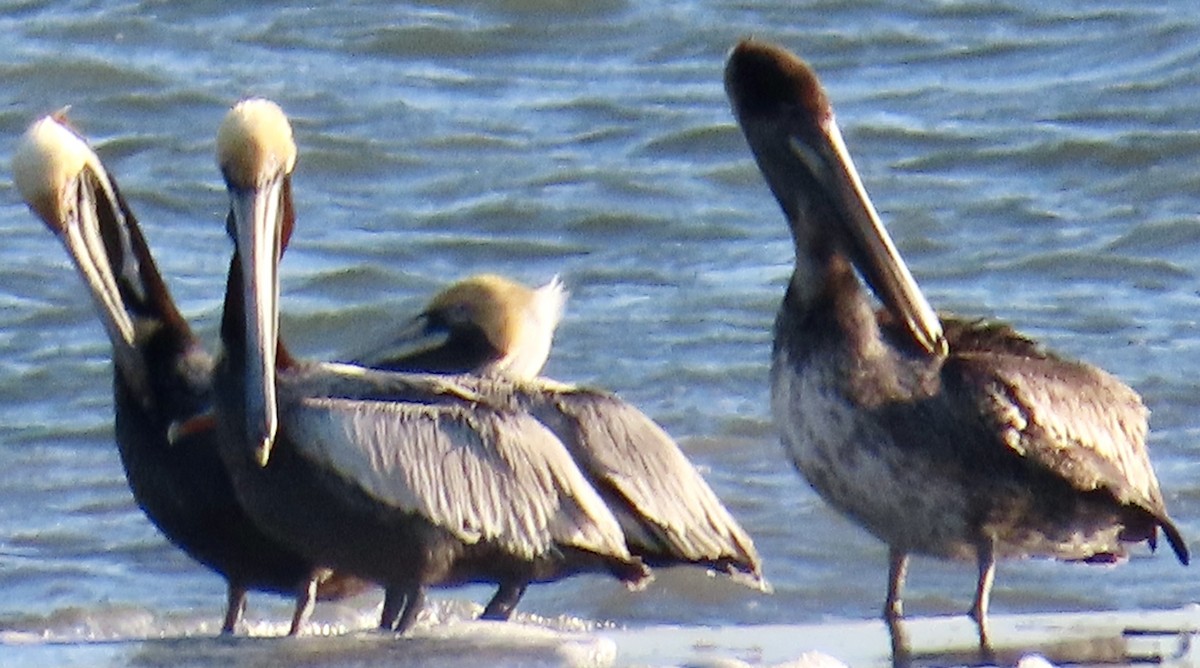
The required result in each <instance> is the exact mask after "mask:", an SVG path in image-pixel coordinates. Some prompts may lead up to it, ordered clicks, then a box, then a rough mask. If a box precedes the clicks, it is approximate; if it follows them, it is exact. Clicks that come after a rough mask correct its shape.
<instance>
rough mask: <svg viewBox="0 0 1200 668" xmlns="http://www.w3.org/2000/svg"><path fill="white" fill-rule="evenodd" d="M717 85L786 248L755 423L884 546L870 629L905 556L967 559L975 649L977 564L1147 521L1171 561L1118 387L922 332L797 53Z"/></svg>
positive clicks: (1139, 537)
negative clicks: (774, 430) (973, 568)
mask: <svg viewBox="0 0 1200 668" xmlns="http://www.w3.org/2000/svg"><path fill="white" fill-rule="evenodd" d="M725 85H726V90H727V92H728V94H729V98H730V100H731V101H732V104H733V110H734V114H735V116H736V117H737V119H738V122H739V123H740V125H741V127H742V130H743V132H744V134H745V136H746V139H747V141H748V142H749V144H750V148H751V149H752V151H753V153H754V156H755V158H756V160H757V162H758V166H759V168H760V170H761V171H762V173H763V175H764V177H765V179H766V181H767V184H768V185H769V186H770V188H771V191H772V193H774V195H775V197H776V199H777V200H778V201H779V204H780V206H781V207H782V209H783V211H784V214H785V216H786V218H787V220H788V223H789V225H790V227H791V231H792V237H793V241H794V243H795V252H796V265H795V271H794V273H793V275H792V277H791V280H790V282H789V284H788V288H787V293H786V295H785V297H784V301H783V304H782V306H781V307H780V310H779V314H778V317H777V319H776V323H775V345H774V353H773V360H772V370H771V385H772V402H773V412H774V416H775V421H776V423H777V425H778V427H779V429H780V430H781V432H782V436H783V442H784V445H785V447H786V448H787V450H788V453H789V454H790V455H791V457H792V460H793V461H794V462H795V464H796V466H797V468H798V469H799V470H800V472H801V473H802V474H803V475H804V476H805V478H807V480H808V481H809V483H810V484H811V485H812V486H813V488H814V489H816V491H817V492H818V493H819V494H820V495H821V496H822V498H824V499H825V500H826V501H827V502H829V503H830V504H831V505H833V506H834V507H835V508H837V509H838V510H839V511H841V512H842V513H844V514H846V515H847V516H849V517H850V518H851V519H853V520H854V521H856V522H857V523H859V524H860V525H862V526H863V527H865V528H866V529H867V530H868V531H870V532H871V533H872V534H874V535H875V536H877V537H878V538H880V539H881V540H883V541H884V542H885V543H887V544H888V546H889V548H890V551H891V568H890V574H889V587H888V598H887V603H886V605H885V609H884V613H885V616H886V617H888V618H889V619H891V620H895V619H897V618H899V617H900V614H901V602H900V589H901V586H902V584H903V579H904V572H905V567H906V563H907V555H908V554H910V553H919V554H928V555H932V556H936V557H942V558H948V559H960V560H970V561H975V562H976V563H977V564H978V567H979V581H978V586H977V589H976V596H975V603H974V605H973V607H972V616H973V617H974V618H975V619H976V620H977V621H978V623H979V626H980V639H981V642H982V643H983V644H986V639H987V629H986V615H987V607H988V597H989V593H990V589H991V582H992V575H993V569H994V562H995V559H996V558H1005V557H1025V556H1032V555H1041V556H1050V557H1056V558H1060V559H1069V560H1093V561H1106V560H1111V559H1113V558H1117V557H1120V556H1122V555H1124V554H1125V546H1124V544H1125V543H1130V542H1140V541H1147V542H1149V543H1150V545H1151V546H1153V545H1154V544H1155V537H1156V535H1157V530H1158V528H1162V529H1163V530H1164V532H1165V533H1166V536H1167V539H1168V542H1169V543H1170V544H1171V547H1172V548H1173V549H1174V551H1175V554H1176V556H1177V557H1178V558H1179V560H1180V562H1182V563H1184V564H1186V563H1187V562H1188V550H1187V546H1186V544H1185V543H1184V541H1183V539H1182V537H1181V536H1180V535H1179V532H1178V530H1177V529H1176V527H1175V526H1174V524H1173V523H1172V522H1171V520H1170V518H1169V517H1168V515H1167V511H1166V508H1165V506H1164V503H1163V498H1162V494H1161V492H1160V491H1159V487H1158V482H1157V480H1156V478H1155V476H1154V471H1153V469H1152V467H1151V465H1150V460H1149V456H1148V453H1147V451H1146V446H1145V437H1146V431H1147V411H1146V409H1145V407H1144V406H1143V405H1142V402H1141V399H1140V398H1139V397H1138V395H1137V393H1135V392H1134V391H1133V390H1131V389H1130V388H1129V387H1127V386H1126V385H1124V384H1123V383H1121V382H1120V381H1119V380H1117V379H1116V378H1114V377H1113V376H1111V375H1109V374H1108V373H1106V372H1104V371H1102V370H1101V369H1098V368H1096V367H1094V366H1091V365H1088V364H1083V363H1080V362H1074V361H1069V360H1065V359H1063V358H1060V357H1058V356H1056V355H1054V354H1052V353H1049V352H1046V351H1044V350H1043V349H1042V348H1041V347H1040V346H1038V345H1037V344H1036V343H1035V342H1033V341H1031V340H1030V339H1028V338H1025V337H1023V336H1021V335H1019V334H1017V333H1016V332H1015V331H1013V330H1012V329H1011V328H1010V327H1008V326H1006V325H1001V324H995V323H988V322H982V321H974V322H972V321H964V320H959V319H954V318H950V317H945V318H940V319H939V318H938V316H937V315H936V314H935V313H934V312H933V310H932V309H931V308H930V306H929V304H928V303H927V302H926V301H925V298H924V296H923V295H922V294H921V292H920V289H919V288H918V287H917V285H916V282H915V281H914V280H913V279H912V276H911V275H910V274H909V272H908V269H907V268H906V267H905V266H904V263H903V261H902V260H901V258H900V256H899V254H898V253H897V252H896V250H895V248H894V246H893V245H892V243H891V240H890V239H889V238H888V236H887V232H886V231H885V230H884V228H883V226H882V224H881V223H880V221H879V218H878V216H877V214H876V213H875V210H874V207H873V206H872V205H871V203H870V199H869V198H868V197H867V194H866V191H865V189H864V188H863V187H862V184H861V182H860V181H859V179H858V176H857V174H856V172H855V170H854V166H853V163H852V161H851V160H850V156H849V154H848V152H847V151H846V149H845V146H844V144H843V142H842V139H841V135H840V132H839V131H838V129H837V124H836V122H835V120H834V114H833V110H832V108H831V107H830V106H829V102H828V99H827V97H826V95H825V93H824V92H823V91H822V89H821V86H820V83H819V82H818V80H817V78H816V75H815V74H814V73H813V72H812V70H811V69H810V68H809V67H808V66H807V65H806V64H805V63H804V62H803V61H801V60H800V59H799V58H797V57H795V56H794V55H792V54H791V53H788V52H787V51H786V50H784V49H782V48H779V47H776V46H773V45H769V44H765V43H762V42H757V41H752V40H748V41H744V42H742V43H740V44H739V45H738V46H737V47H736V48H735V49H734V50H733V53H732V54H731V55H730V57H729V62H728V65H727V68H726V78H725ZM859 275H861V276H862V278H863V280H865V282H866V283H867V285H868V286H869V288H870V289H871V291H872V292H874V293H875V295H876V296H877V297H878V298H879V300H880V301H881V302H882V303H883V309H882V310H881V311H879V312H876V311H875V309H874V306H873V305H872V303H871V300H870V297H869V293H868V292H867V291H866V290H864V289H863V286H862V284H861V283H860V281H859Z"/></svg>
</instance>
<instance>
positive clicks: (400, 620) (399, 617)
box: [379, 587, 425, 633]
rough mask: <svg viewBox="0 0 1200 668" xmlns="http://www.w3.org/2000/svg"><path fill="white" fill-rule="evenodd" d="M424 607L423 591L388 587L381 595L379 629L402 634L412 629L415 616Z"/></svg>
mask: <svg viewBox="0 0 1200 668" xmlns="http://www.w3.org/2000/svg"><path fill="white" fill-rule="evenodd" d="M424 606H425V590H424V589H422V588H421V587H413V588H411V589H401V588H398V587H388V588H387V589H385V590H384V594H383V614H382V615H380V617H379V628H380V629H382V630H384V631H394V632H396V633H404V632H405V631H407V630H408V629H410V628H412V625H413V622H415V621H417V614H418V613H420V612H421V608H422V607H424Z"/></svg>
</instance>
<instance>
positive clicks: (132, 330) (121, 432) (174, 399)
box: [13, 116, 368, 635]
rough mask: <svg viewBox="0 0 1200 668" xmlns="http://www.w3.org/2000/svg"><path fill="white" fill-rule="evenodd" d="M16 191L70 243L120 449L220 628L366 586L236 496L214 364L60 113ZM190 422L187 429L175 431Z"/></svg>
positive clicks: (28, 147)
mask: <svg viewBox="0 0 1200 668" xmlns="http://www.w3.org/2000/svg"><path fill="white" fill-rule="evenodd" d="M13 172H14V180H15V181H16V185H17V189H18V190H20V191H21V195H22V196H23V197H24V198H25V201H26V203H28V204H29V207H30V209H31V210H32V211H33V212H34V213H35V214H36V215H37V216H38V217H39V218H41V219H42V221H43V222H44V223H45V224H46V226H47V227H48V228H49V229H50V231H51V232H53V233H54V235H55V236H56V237H58V239H59V240H60V241H61V242H62V243H63V245H64V247H65V248H66V250H67V253H68V254H69V255H70V256H71V260H72V261H73V262H74V263H75V266H76V268H77V269H78V270H79V275H80V277H81V278H82V279H83V281H84V283H85V284H86V285H87V286H88V288H89V290H90V294H91V297H92V301H93V302H94V303H95V305H96V313H97V315H98V316H99V317H100V320H101V322H102V323H103V324H104V330H105V332H107V333H108V336H109V340H110V341H111V342H112V348H113V353H112V355H113V376H114V377H113V403H114V406H115V412H116V440H117V450H118V452H119V453H120V456H121V464H122V465H123V467H124V469H125V477H126V479H127V480H128V481H129V488H130V490H131V491H132V493H133V498H134V500H135V501H136V502H137V504H138V506H140V507H141V508H142V510H143V511H144V512H145V513H146V516H147V517H149V518H150V521H151V522H153V523H154V525H155V526H156V527H158V529H159V530H160V531H162V532H163V535H165V536H166V537H167V539H168V540H169V541H171V543H173V544H174V545H176V546H177V547H179V548H180V549H182V550H183V551H184V552H186V553H187V554H188V555H189V556H191V557H192V558H193V559H195V560H197V561H199V562H200V563H202V564H204V565H205V566H207V567H208V568H211V569H212V570H214V571H216V572H217V573H219V574H221V575H222V576H223V577H224V578H225V580H226V581H227V583H228V605H227V607H226V612H225V619H224V622H223V624H222V627H221V630H222V632H224V633H232V632H233V631H234V630H235V629H236V627H237V625H238V624H239V622H240V621H241V619H242V614H243V611H244V610H245V606H246V592H247V590H256V591H267V592H272V593H277V594H284V595H289V596H295V597H296V608H295V612H294V614H293V615H292V624H291V629H290V631H289V634H290V635H294V634H296V633H298V632H299V630H300V628H301V626H303V624H304V622H305V620H306V619H307V617H308V615H309V613H310V612H311V610H312V604H313V601H314V600H316V599H322V600H324V599H332V598H340V597H342V596H348V595H353V594H355V593H357V592H359V591H362V590H364V589H366V587H367V586H368V583H366V582H363V581H361V580H358V579H355V578H350V577H346V576H342V575H335V574H333V573H331V572H330V571H328V570H327V569H318V568H314V567H313V565H312V563H311V562H309V561H307V560H306V559H304V558H302V557H301V556H300V555H299V554H298V553H296V552H294V551H292V550H289V549H287V548H285V547H284V546H283V545H282V544H280V543H279V542H277V541H275V540H272V539H271V538H269V537H267V536H266V535H265V534H263V533H262V532H261V531H259V530H258V528H257V527H256V526H255V525H254V524H253V523H251V521H250V519H249V518H248V517H247V516H246V514H245V513H244V512H242V509H241V507H240V506H239V505H238V504H237V501H236V500H235V499H234V497H233V487H232V484H231V483H230V480H229V475H228V473H226V471H225V467H224V466H223V465H222V464H221V461H220V459H219V458H218V456H217V442H216V438H217V436H216V429H215V425H214V424H213V423H212V422H211V420H205V419H204V417H203V416H205V415H206V414H207V412H208V411H209V410H210V407H211V401H212V386H211V380H212V379H211V374H212V358H210V357H209V356H208V354H207V353H206V352H205V350H204V347H203V344H202V343H201V342H200V340H199V339H198V338H197V337H196V336H195V335H194V334H193V333H192V330H191V328H190V327H189V326H188V324H187V321H185V320H184V318H183V316H182V315H181V314H180V313H179V310H178V309H177V308H176V307H175V302H174V301H173V300H172V299H171V294H170V292H169V291H168V290H167V286H166V284H165V283H164V282H163V279H162V277H161V276H160V275H159V273H158V268H157V267H156V266H155V264H154V258H153V257H152V256H151V254H150V249H149V247H148V246H147V244H146V241H145V239H144V238H143V236H142V232H141V229H140V228H139V226H138V223H137V220H136V219H135V218H134V216H133V212H132V211H131V210H130V209H129V207H128V205H127V204H126V203H125V200H124V198H122V197H121V193H120V190H119V189H118V188H117V184H116V181H115V180H114V179H113V178H112V176H111V175H110V174H108V172H107V171H106V170H105V168H104V166H103V165H102V164H101V162H100V158H99V157H98V156H96V154H95V153H94V152H93V151H92V149H91V148H90V147H89V146H88V145H87V143H86V142H85V141H84V140H83V139H82V138H81V137H79V136H78V135H77V134H75V132H73V131H72V130H70V129H68V128H67V127H66V126H65V125H64V124H63V120H62V119H61V118H56V117H49V116H48V117H45V118H42V119H41V120H39V121H37V122H36V123H34V124H33V125H32V126H31V127H30V128H29V131H28V132H27V133H26V134H25V137H24V138H23V140H22V142H21V144H20V146H19V148H18V149H17V153H16V156H15V157H14V158H13ZM185 422H187V423H189V424H191V425H193V427H192V428H190V429H188V430H187V431H186V433H183V432H177V433H173V432H174V431H175V429H174V428H175V427H176V426H178V425H181V424H184V423H185Z"/></svg>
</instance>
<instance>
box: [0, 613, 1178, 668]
mask: <svg viewBox="0 0 1200 668" xmlns="http://www.w3.org/2000/svg"><path fill="white" fill-rule="evenodd" d="M905 629H906V633H907V636H908V641H909V648H910V651H911V655H910V656H911V661H912V663H911V665H914V666H961V665H986V664H982V663H981V658H980V654H979V650H978V647H977V638H976V631H975V626H974V624H973V623H972V622H971V621H970V620H969V619H967V618H966V617H965V616H961V617H929V618H919V619H911V620H908V621H907V622H906V623H905ZM1198 630H1200V608H1197V607H1191V608H1187V609H1183V610H1175V611H1161V612H1094V613H1071V614H1040V615H996V616H994V617H993V618H992V630H991V634H992V645H993V650H994V663H995V664H996V665H1009V666H1011V665H1017V664H1018V663H1020V664H1021V665H1022V667H1023V668H1039V667H1040V666H1046V665H1067V664H1069V665H1076V666H1079V665H1082V666H1092V665H1095V666H1101V665H1102V666H1126V665H1129V666H1132V665H1145V664H1147V663H1153V664H1158V665H1167V666H1192V665H1200V651H1198V650H1196V649H1193V643H1192V640H1193V639H1194V638H1195V637H1196V634H1197V632H1198ZM0 665H43V666H113V665H140V666H158V665H171V666H205V667H206V666H354V667H365V666H401V667H404V666H414V667H415V666H439V667H455V668H457V667H462V668H483V667H484V666H489V667H490V666H570V667H580V668H592V667H597V668H599V667H609V666H612V667H623V668H626V667H630V668H631V667H641V666H647V667H650V666H653V667H658V666H688V667H691V668H745V667H746V666H772V667H776V668H801V667H803V668H826V667H833V666H840V665H847V666H854V667H856V668H857V667H863V666H891V665H893V663H892V649H891V638H890V636H889V634H888V631H887V628H886V626H885V625H884V624H883V623H882V622H876V621H847V622H831V623H825V624H805V625H765V626H730V627H717V628H707V627H679V626H654V627H644V628H636V629H606V630H600V631H596V632H591V633H563V632H559V631H552V630H548V629H545V628H542V627H537V626H531V625H528V624H515V623H509V624H504V623H490V622H460V623H451V624H445V625H434V626H425V627H418V628H417V629H415V630H414V632H413V634H412V635H410V636H405V637H402V638H396V637H393V636H391V635H385V634H379V633H374V632H357V633H350V634H346V635H341V636H334V637H302V638H290V639H289V638H246V637H240V638H213V637H183V638H160V639H142V640H110V641H97V642H53V641H46V640H45V639H41V638H37V637H35V636H30V635H26V634H21V635H13V634H0Z"/></svg>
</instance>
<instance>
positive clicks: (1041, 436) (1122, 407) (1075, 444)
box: [961, 353, 1164, 514]
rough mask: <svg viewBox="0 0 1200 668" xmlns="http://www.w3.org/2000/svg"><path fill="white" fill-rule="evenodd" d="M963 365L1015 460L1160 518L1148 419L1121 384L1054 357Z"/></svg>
mask: <svg viewBox="0 0 1200 668" xmlns="http://www.w3.org/2000/svg"><path fill="white" fill-rule="evenodd" d="M961 362H962V363H963V364H964V369H965V370H966V371H967V374H969V375H971V376H974V382H969V383H968V386H970V387H974V388H975V389H976V391H977V392H978V393H979V394H978V397H977V400H978V401H979V403H980V404H982V405H983V407H984V409H985V414H987V415H989V416H990V417H991V418H992V419H993V420H994V421H996V422H997V423H998V424H999V426H1000V427H1001V434H1002V439H1003V441H1004V443H1005V445H1007V446H1008V447H1009V448H1011V449H1012V450H1013V451H1014V452H1016V453H1017V454H1019V455H1021V456H1024V457H1028V458H1030V459H1031V460H1033V461H1036V462H1038V463H1039V464H1041V465H1042V466H1045V467H1047V468H1049V469H1050V470H1052V471H1053V472H1054V473H1056V474H1057V475H1059V476H1061V477H1063V478H1064V479H1066V480H1068V481H1069V482H1070V483H1071V484H1072V485H1074V486H1075V487H1076V488H1078V489H1080V490H1085V491H1090V490H1095V489H1100V488H1105V489H1108V490H1110V491H1111V492H1112V493H1113V494H1114V496H1115V497H1116V498H1117V500H1118V501H1120V502H1122V503H1128V504H1135V505H1139V506H1142V507H1144V508H1146V509H1147V510H1150V511H1151V512H1154V513H1155V514H1160V513H1162V512H1164V511H1163V501H1162V494H1161V492H1160V491H1159V488H1158V480H1157V479H1156V478H1155V476H1154V470H1153V468H1152V467H1151V465H1150V458H1149V455H1148V453H1147V451H1146V445H1145V444H1146V432H1147V418H1148V415H1149V411H1148V410H1147V409H1146V407H1145V406H1144V405H1143V404H1142V401H1141V398H1140V397H1139V396H1138V395H1137V393H1136V392H1134V391H1133V390H1132V389H1130V388H1129V387H1128V386H1126V385H1125V384H1124V383H1122V382H1120V381H1119V380H1117V379H1116V378H1114V377H1113V376H1111V375H1109V374H1108V373H1106V372H1104V371H1102V370H1100V369H1098V368H1096V367H1092V366H1089V365H1086V364H1081V363H1075V362H1068V361H1065V360H1060V359H1057V358H1053V357H1015V356H990V359H989V356H987V355H986V354H983V353H979V354H966V355H963V356H962V358H961Z"/></svg>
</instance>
